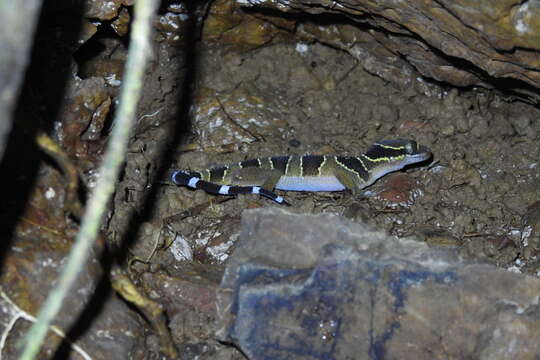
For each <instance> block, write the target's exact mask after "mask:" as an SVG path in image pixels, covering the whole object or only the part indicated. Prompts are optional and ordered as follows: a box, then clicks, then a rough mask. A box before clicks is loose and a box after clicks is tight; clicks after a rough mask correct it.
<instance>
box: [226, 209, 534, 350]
mask: <svg viewBox="0 0 540 360" xmlns="http://www.w3.org/2000/svg"><path fill="white" fill-rule="evenodd" d="M539 290H540V280H538V279H536V278H534V277H530V276H524V275H517V274H512V273H510V272H507V271H504V270H502V269H499V268H496V267H494V266H489V265H481V264H473V263H469V262H466V261H463V260H462V259H460V258H459V257H458V256H457V253H456V252H455V251H450V250H440V249H430V248H428V247H427V246H426V245H425V244H424V243H422V242H419V241H414V240H410V239H396V238H392V237H388V236H386V235H384V234H383V233H381V232H378V231H375V230H373V229H372V228H370V227H368V226H365V225H363V224H361V223H351V222H349V221H347V220H346V219H344V218H340V217H338V216H333V215H327V214H325V215H298V214H294V213H290V212H287V211H284V210H278V209H260V210H252V211H248V212H245V213H244V218H243V229H242V233H241V235H240V239H239V241H238V247H237V249H236V251H235V253H234V255H233V256H232V257H231V259H230V261H229V264H228V266H227V269H226V271H225V274H224V277H223V281H222V284H221V288H220V290H219V295H218V309H219V312H218V314H219V322H218V327H219V330H218V336H219V337H220V339H221V340H223V341H229V342H233V343H234V344H236V345H237V346H238V347H239V348H240V349H241V350H242V351H243V352H244V353H245V354H246V355H247V357H248V358H250V359H275V358H294V359H299V358H302V359H329V358H336V359H346V358H402V359H433V358H434V357H435V358H437V357H441V358H453V357H456V358H462V357H470V358H489V359H504V358H509V357H514V358H515V357H517V358H529V357H534V354H537V353H538V351H539V350H540V349H538V345H537V344H536V341H534V338H535V337H536V336H538V335H540V334H539V332H540V328H539V327H538V324H537V321H536V313H537V311H538V295H537V294H538V291H539ZM511 344H514V345H511Z"/></svg>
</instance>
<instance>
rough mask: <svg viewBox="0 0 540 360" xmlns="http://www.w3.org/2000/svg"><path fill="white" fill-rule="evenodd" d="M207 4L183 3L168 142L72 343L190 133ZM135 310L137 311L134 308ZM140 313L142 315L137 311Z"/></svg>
mask: <svg viewBox="0 0 540 360" xmlns="http://www.w3.org/2000/svg"><path fill="white" fill-rule="evenodd" d="M207 3H208V2H201V1H197V0H189V1H186V2H185V3H184V4H185V6H186V10H187V14H188V16H189V17H188V19H187V20H186V23H185V28H184V29H185V32H184V35H185V37H184V41H183V42H182V43H181V47H179V48H178V55H179V56H181V57H182V58H183V59H184V61H183V67H182V68H180V69H177V70H173V69H171V72H173V71H177V72H178V73H179V74H180V75H179V76H178V84H177V89H179V90H178V94H179V97H178V99H177V101H176V104H178V108H177V109H175V110H174V111H170V113H171V114H170V118H171V119H175V120H172V121H170V124H171V126H169V131H170V132H169V133H170V134H172V135H171V137H170V138H169V139H167V144H166V146H164V147H163V149H164V151H163V153H162V154H161V157H160V158H159V159H152V160H151V161H156V162H157V163H158V164H160V165H159V167H158V168H157V169H156V173H155V174H154V175H155V176H154V179H153V182H154V185H153V186H152V187H151V188H150V189H149V191H148V192H147V193H146V194H145V197H144V199H143V200H142V204H141V205H140V208H141V209H142V210H141V211H140V212H133V215H132V216H131V217H130V218H129V219H128V226H127V229H128V231H127V232H126V235H125V236H124V238H122V239H120V240H118V242H117V243H118V244H119V245H118V247H116V248H109V249H104V251H103V253H102V255H101V256H100V258H101V261H102V266H103V274H104V275H103V276H102V277H101V279H100V280H99V282H98V285H97V288H96V291H95V293H94V294H93V296H92V298H91V300H90V302H89V304H88V305H87V306H86V307H85V309H84V311H83V313H82V314H81V315H80V316H79V317H78V319H77V320H76V321H75V322H74V324H75V325H74V326H73V327H72V328H71V329H70V330H69V332H68V333H67V339H69V340H70V341H71V342H76V341H77V340H79V339H80V338H81V337H82V336H84V334H85V333H86V332H87V331H88V330H89V329H90V327H91V326H92V323H93V320H94V319H95V318H96V317H97V316H98V315H99V313H100V312H101V311H102V310H103V308H104V305H105V303H106V302H107V300H108V298H109V297H110V296H112V295H113V290H112V289H111V284H110V280H109V278H108V274H109V273H110V271H111V268H112V266H113V265H114V264H115V263H116V264H123V263H124V262H125V261H126V257H127V254H129V251H128V248H129V246H130V245H131V241H130V240H131V239H135V238H136V235H137V233H138V232H139V230H140V225H141V224H143V223H144V222H145V220H146V219H147V218H149V216H150V214H151V211H152V209H153V208H154V204H155V202H156V199H157V195H158V190H159V185H158V184H157V181H159V180H160V179H164V178H167V176H166V175H167V171H168V169H169V167H170V163H171V162H172V161H173V158H174V155H175V149H176V147H175V144H179V143H180V142H181V141H182V139H183V137H185V136H186V135H187V134H188V132H189V129H190V125H191V124H190V123H189V121H188V114H189V110H190V107H191V105H192V88H193V85H194V82H195V67H196V63H197V56H196V43H197V41H198V40H199V37H200V31H201V25H202V19H203V16H201V11H204V9H205V8H206V5H207ZM165 12H166V6H165V5H163V7H162V8H161V9H160V10H159V13H160V14H163V13H165ZM169 110H170V109H169ZM164 126H167V125H164ZM134 130H136V129H134ZM109 240H110V239H109ZM110 243H111V242H110V241H108V244H110ZM127 305H128V307H130V308H132V309H133V307H132V306H131V304H129V303H127ZM134 310H135V311H137V309H134ZM139 314H140V315H141V316H142V317H144V315H142V314H141V313H140V312H139ZM70 354H72V349H71V343H70V342H68V341H63V342H62V344H61V345H60V346H59V348H58V349H57V351H56V353H55V356H54V357H53V358H54V359H67V358H69V357H70Z"/></svg>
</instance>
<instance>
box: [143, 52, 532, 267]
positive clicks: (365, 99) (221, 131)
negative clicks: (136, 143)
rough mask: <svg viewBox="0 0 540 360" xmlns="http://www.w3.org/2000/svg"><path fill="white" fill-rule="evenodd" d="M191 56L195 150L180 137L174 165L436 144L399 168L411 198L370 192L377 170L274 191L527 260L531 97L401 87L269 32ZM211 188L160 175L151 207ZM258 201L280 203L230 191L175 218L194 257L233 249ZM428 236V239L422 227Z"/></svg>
mask: <svg viewBox="0 0 540 360" xmlns="http://www.w3.org/2000/svg"><path fill="white" fill-rule="evenodd" d="M199 56H200V64H199V66H198V71H199V72H198V78H197V82H196V96H195V103H194V104H193V107H192V111H191V113H190V117H189V120H188V119H185V120H188V121H191V125H192V132H191V134H190V141H188V142H186V143H187V144H188V143H190V144H196V145H195V146H196V148H197V150H195V151H184V149H183V144H176V145H175V146H177V147H178V148H179V149H182V151H178V152H177V153H176V154H175V155H174V164H172V165H171V166H170V170H173V169H178V168H181V169H204V168H207V167H211V166H215V165H218V164H222V163H231V162H237V161H240V160H245V159H249V158H255V157H258V156H269V155H283V154H305V153H316V154H323V153H324V154H348V155H355V154H359V153H361V152H362V151H364V150H365V149H366V148H367V147H368V146H369V145H370V144H372V143H373V142H375V141H377V140H381V139H392V138H398V137H399V138H411V139H415V140H417V141H418V142H419V143H420V144H423V145H426V146H428V147H429V148H430V149H431V150H432V152H433V162H432V163H431V164H427V165H428V166H424V167H415V168H413V169H409V170H407V174H408V175H410V177H412V178H414V180H415V184H416V185H415V186H416V189H414V190H413V191H414V196H412V197H408V198H409V200H408V201H405V202H400V201H396V200H395V199H393V198H392V196H389V195H388V194H387V193H385V191H386V192H388V189H387V187H388V185H386V188H383V189H379V188H380V187H381V186H385V185H384V181H386V179H383V180H384V181H383V180H381V181H379V182H378V183H377V184H376V185H374V186H373V187H372V188H370V189H368V190H367V191H366V192H365V195H366V197H364V198H354V197H353V196H352V194H351V193H349V192H340V193H302V192H287V193H285V192H280V195H283V196H285V197H286V199H287V200H288V201H289V202H291V203H292V204H293V209H294V210H295V211H298V212H332V213H336V214H342V215H343V214H344V215H346V216H349V217H352V218H357V219H363V220H367V221H368V222H370V223H373V224H375V225H377V226H379V227H381V228H383V229H386V230H388V231H389V232H390V233H391V234H394V235H397V236H406V235H413V234H415V233H421V234H424V235H425V234H429V233H435V232H441V231H444V232H446V233H448V234H450V235H451V236H452V237H453V238H455V239H456V240H455V241H452V242H451V245H452V246H458V247H460V248H461V249H462V250H463V253H464V254H466V255H468V256H471V257H473V258H482V259H483V260H487V261H490V262H493V263H496V264H497V265H499V266H503V267H511V268H512V269H515V270H517V268H519V269H521V270H522V271H526V272H530V273H534V272H535V271H536V269H535V268H528V267H527V266H526V265H527V263H528V262H529V261H531V260H534V259H535V255H533V254H529V256H528V257H525V258H524V252H523V248H524V246H525V245H524V244H525V242H526V240H527V232H525V231H524V230H525V229H524V224H523V223H522V220H521V219H522V217H523V215H524V214H525V212H526V210H527V207H528V206H529V205H531V204H532V203H533V202H534V201H535V199H537V198H538V195H539V190H537V186H536V184H537V182H538V169H537V162H536V159H537V158H538V154H539V147H538V145H537V133H538V129H539V127H540V125H539V124H538V123H537V122H535V120H534V119H535V118H536V117H537V116H538V109H536V108H535V107H533V106H530V105H528V104H523V103H518V102H511V103H509V102H505V101H504V99H501V98H499V97H497V96H495V95H493V94H490V93H489V92H486V91H482V90H480V89H471V90H468V91H464V90H458V89H444V88H438V87H437V86H436V85H434V84H428V85H427V86H429V90H430V91H429V94H428V95H426V94H425V93H423V92H422V90H424V89H426V84H425V81H426V80H425V79H418V81H419V83H420V84H417V85H418V86H414V84H411V86H410V87H409V90H408V91H406V92H403V91H399V90H397V88H396V87H395V86H393V85H392V84H388V83H386V82H384V81H382V80H381V79H380V78H378V77H376V76H373V75H370V74H368V73H366V72H365V71H364V70H363V69H362V68H361V67H360V66H358V65H357V64H356V62H355V60H354V59H353V58H352V57H350V56H349V55H347V54H346V53H344V52H342V51H339V50H336V49H333V48H330V47H328V46H324V45H321V44H316V43H315V44H311V45H308V44H303V43H295V42H290V43H279V44H274V45H269V46H265V47H262V48H259V49H256V50H251V51H247V52H235V51H231V49H230V47H222V46H219V44H210V45H206V46H202V47H201V48H200V51H199ZM424 92H425V91H424ZM163 135H167V134H165V133H164V134H163ZM184 147H185V144H184ZM231 149H232V151H231ZM392 176H394V177H395V176H398V175H390V176H389V177H390V178H392ZM381 183H382V185H381ZM405 188H407V186H405ZM399 189H400V187H399V185H398V190H399ZM403 191H405V190H403ZM381 194H382V195H381ZM217 198H218V197H216V196H214V195H208V194H205V193H204V192H202V191H193V190H190V189H187V188H181V187H176V186H163V187H162V189H161V191H160V194H159V196H158V199H157V203H156V209H158V210H157V211H156V213H155V214H154V215H153V218H155V219H156V221H157V219H163V218H166V217H169V216H171V215H174V214H175V213H179V212H181V211H183V210H185V209H186V208H188V207H191V206H196V205H197V204H200V203H203V202H205V201H208V200H214V199H217ZM259 206H278V205H276V204H274V203H272V202H270V201H268V200H266V199H262V198H258V197H257V196H253V195H246V196H238V197H237V198H234V199H230V201H226V202H223V203H221V204H216V205H212V206H211V207H209V208H208V209H206V210H203V212H201V213H200V214H199V215H198V216H193V217H189V218H187V219H186V220H184V223H183V224H178V223H176V226H175V228H174V229H175V232H177V233H178V234H180V235H181V238H182V240H181V241H185V242H187V244H188V245H189V247H190V248H191V249H192V250H193V249H197V251H203V250H204V251H203V252H206V256H205V257H204V261H208V262H210V263H221V262H223V261H224V260H226V254H227V253H228V252H230V251H232V250H233V248H234V246H233V245H234V241H232V242H231V241H230V239H233V238H234V234H236V233H237V232H238V227H237V226H238V220H239V218H240V216H241V213H242V211H243V210H244V209H246V208H250V207H259ZM358 208H359V209H360V211H358V210H355V211H353V210H354V209H358ZM231 224H235V225H236V226H234V225H231ZM426 229H427V230H426ZM533 235H534V234H533ZM493 238H508V239H510V242H509V243H507V244H506V245H505V246H504V247H502V248H500V249H499V246H500V244H491V242H490V241H488V240H489V239H493ZM171 241H172V240H171V239H169V241H168V243H170V242H171ZM426 241H430V243H434V244H437V241H436V240H435V239H431V238H430V237H429V236H428V239H427V240H426ZM443 243H446V242H443ZM447 245H448V244H447ZM494 246H495V247H496V249H497V251H492V250H493V249H492V248H493V247H494ZM172 248H175V247H170V248H169V251H170V249H172ZM165 254H166V252H165ZM165 254H164V256H165ZM165 257H166V256H165ZM516 260H520V261H519V263H516Z"/></svg>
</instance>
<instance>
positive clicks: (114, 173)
mask: <svg viewBox="0 0 540 360" xmlns="http://www.w3.org/2000/svg"><path fill="white" fill-rule="evenodd" d="M157 5H158V1H157V0H138V1H136V2H135V19H134V22H133V28H132V33H131V42H130V48H129V53H128V58H127V62H126V72H125V74H126V75H125V80H124V84H123V86H122V90H121V93H120V105H119V108H118V113H117V116H116V118H115V124H116V126H114V128H113V130H112V133H111V138H110V139H109V143H108V145H107V152H106V154H105V157H104V159H103V163H102V165H101V168H100V178H99V180H98V182H97V185H96V187H95V191H94V192H93V194H92V196H91V198H90V199H89V201H88V206H87V208H86V211H85V214H84V217H83V219H82V223H81V228H80V231H79V233H78V234H77V237H76V239H75V243H74V244H73V246H72V248H71V251H70V254H69V258H68V261H67V264H66V266H65V267H64V269H63V270H62V274H61V275H60V278H59V279H58V283H57V285H56V286H55V288H54V289H53V290H52V291H51V292H50V293H49V296H48V297H47V300H46V301H45V303H44V304H43V306H42V308H41V310H40V311H39V313H38V316H37V321H36V323H34V324H33V325H32V327H31V328H30V330H29V331H28V333H27V334H26V335H25V337H24V339H23V343H22V346H23V347H22V349H23V352H22V354H21V357H20V359H22V360H31V359H34V358H35V357H36V355H37V353H38V351H39V349H40V347H41V344H42V343H43V340H44V338H45V336H46V334H47V329H48V328H49V326H50V324H51V322H52V320H53V319H54V317H55V316H56V315H57V314H58V311H59V310H60V308H61V306H62V304H63V300H64V298H65V297H66V295H67V293H68V291H69V290H70V288H71V286H72V285H73V283H74V282H75V280H76V279H77V275H78V274H79V272H80V270H81V268H82V267H83V266H84V265H85V263H86V260H87V257H88V254H89V249H90V247H91V246H92V244H93V243H94V241H95V238H96V235H97V234H98V231H99V227H100V223H101V219H102V218H103V214H104V212H105V210H106V206H107V202H108V201H109V199H110V197H111V194H112V193H113V191H114V185H115V183H116V180H117V178H118V173H119V171H120V167H121V165H122V162H123V161H124V154H125V152H126V149H127V143H128V140H129V135H130V129H131V127H132V123H133V122H134V120H135V111H136V106H137V102H138V101H139V98H140V94H141V88H142V81H143V76H144V70H145V65H146V62H147V59H148V55H149V53H150V51H151V49H150V45H149V39H150V33H151V25H150V21H151V18H152V16H153V14H154V13H155V10H156V8H157Z"/></svg>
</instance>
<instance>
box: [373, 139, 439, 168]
mask: <svg viewBox="0 0 540 360" xmlns="http://www.w3.org/2000/svg"><path fill="white" fill-rule="evenodd" d="M365 155H366V156H367V157H368V158H369V159H370V160H371V161H373V162H377V163H379V164H380V165H382V166H383V167H387V168H392V169H393V170H398V169H401V168H403V167H405V166H407V165H410V164H415V163H419V162H422V161H425V160H427V159H429V158H430V157H431V151H430V150H429V149H428V148H427V147H425V146H422V145H418V143H417V142H416V141H414V140H410V139H393V140H383V141H378V142H376V143H375V144H373V145H372V146H371V147H370V148H369V149H368V151H367V152H366V154H365Z"/></svg>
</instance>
